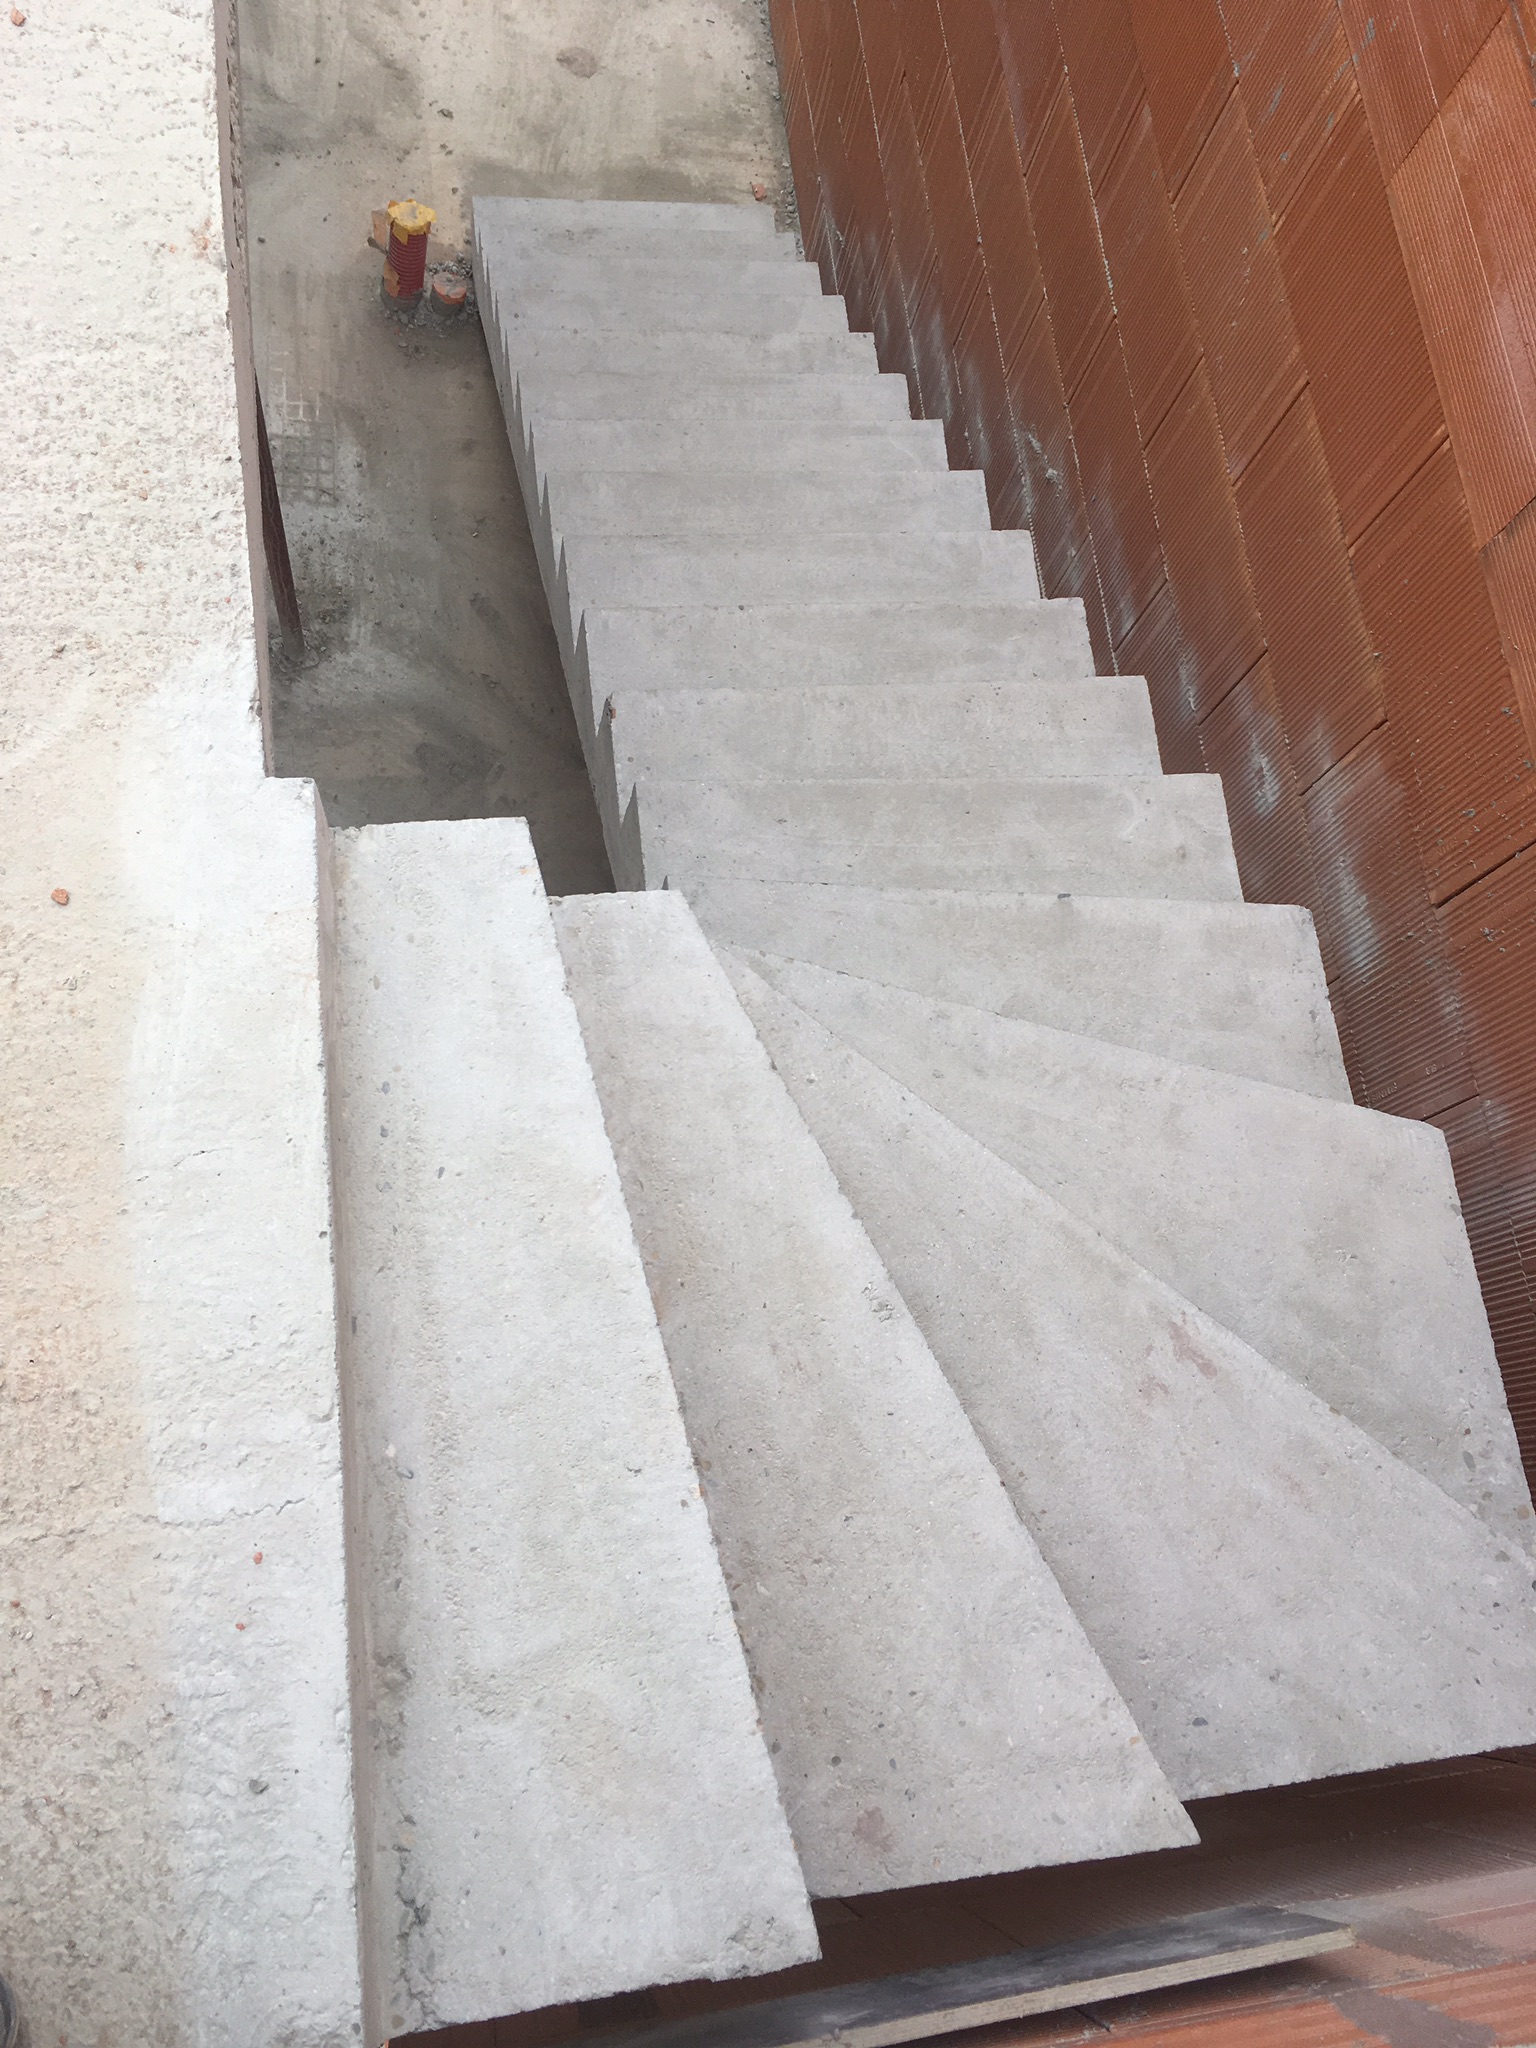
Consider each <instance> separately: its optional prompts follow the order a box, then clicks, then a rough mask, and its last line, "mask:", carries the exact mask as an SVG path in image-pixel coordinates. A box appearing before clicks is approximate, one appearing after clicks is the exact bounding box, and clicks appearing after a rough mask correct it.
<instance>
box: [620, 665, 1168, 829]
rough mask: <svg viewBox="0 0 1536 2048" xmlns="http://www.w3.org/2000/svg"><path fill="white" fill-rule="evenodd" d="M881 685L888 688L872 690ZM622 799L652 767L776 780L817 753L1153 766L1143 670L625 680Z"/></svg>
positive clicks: (984, 766)
mask: <svg viewBox="0 0 1536 2048" xmlns="http://www.w3.org/2000/svg"><path fill="white" fill-rule="evenodd" d="M872 688H878V689H879V691H880V694H879V698H878V700H872V699H871V697H870V695H869V692H870V690H871V689H872ZM600 737H602V738H603V739H604V741H605V744H606V745H607V747H608V750H609V752H610V754H611V757H612V760H613V764H614V769H613V772H614V775H615V778H616V782H617V786H618V790H619V794H620V797H621V799H622V800H623V801H625V802H627V800H628V797H629V792H630V790H631V789H632V788H633V786H634V784H635V783H636V782H637V781H639V780H642V779H644V778H646V777H648V776H653V775H655V776H662V777H665V778H668V779H675V780H679V781H696V782H714V781H721V782H743V781H748V780H763V781H775V780H781V779H783V778H784V777H785V776H787V775H792V774H793V773H794V772H795V771H796V769H797V768H801V767H803V766H804V764H805V763H806V762H808V761H814V762H822V761H825V762H828V763H830V764H833V765H835V766H836V768H837V770H838V773H839V775H841V776H852V777H857V778H859V779H871V778H880V779H885V778H887V777H897V778H902V777H909V776H912V775H915V774H924V775H931V776H936V777H944V778H959V779H969V778H980V777H984V776H996V777H1002V778H1005V779H1006V778H1009V777H1015V776H1027V777H1040V776H1055V775H1066V776H1077V777H1081V776H1104V775H1156V774H1157V772H1158V759H1157V736H1156V733H1155V732H1154V730H1153V725H1152V709H1151V704H1150V701H1149V699H1148V696H1147V689H1146V685H1145V683H1143V682H1142V681H1141V679H1140V678H1139V677H1125V678H1120V677H1115V678H1105V679H1104V681H1102V682H1096V683H1094V684H1093V685H1092V686H1091V687H1084V686H1083V685H1082V684H1080V683H1075V682H1070V683H1062V682H1043V681H1035V680H1027V681H1024V682H1013V683H987V684H974V683H947V682H943V681H935V682H932V683H906V682H902V683H891V684H887V685H885V686H884V687H881V686H879V685H878V684H870V683H855V684H839V683H821V684H815V685H812V686H810V687H806V686H804V685H796V684H795V683H793V682H792V681H791V680H789V679H786V680H785V681H784V683H783V684H782V685H781V686H780V687H779V688H778V689H774V690H769V689H761V690H733V689H727V688H721V687H706V688H702V689H700V688H692V687H689V686H687V685H686V684H685V683H683V682H679V684H678V686H677V687H676V688H674V689H671V690H655V689H651V690H646V689H624V688H620V689H618V690H616V691H615V692H614V693H613V695H612V696H611V697H610V698H609V700H608V707H607V719H606V723H605V724H600Z"/></svg>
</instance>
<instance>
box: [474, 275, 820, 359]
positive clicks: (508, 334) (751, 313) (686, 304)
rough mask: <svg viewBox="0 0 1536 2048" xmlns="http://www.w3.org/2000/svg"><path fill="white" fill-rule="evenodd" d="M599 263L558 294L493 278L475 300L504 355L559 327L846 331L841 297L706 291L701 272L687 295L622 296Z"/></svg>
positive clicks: (590, 330)
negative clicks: (537, 294) (490, 320)
mask: <svg viewBox="0 0 1536 2048" xmlns="http://www.w3.org/2000/svg"><path fill="white" fill-rule="evenodd" d="M759 267H760V268H761V269H762V270H763V271H764V272H765V273H767V272H772V274H773V275H774V276H776V277H781V278H787V277H792V276H795V275H797V274H798V273H797V271H796V268H795V266H792V265H789V264H784V265H778V264H768V263H764V264H762V265H761V266H759ZM603 268H604V266H603V265H602V264H593V265H590V266H589V269H590V272H591V276H590V280H589V282H588V283H587V285H586V287H585V288H584V289H579V288H578V286H577V282H576V280H575V279H574V278H572V279H570V280H569V281H568V282H567V285H566V288H565V290H564V291H562V292H561V294H560V295H559V297H558V299H548V300H535V301H531V302H530V301H524V300H522V299H520V298H519V297H518V296H517V293H516V292H515V290H510V289H506V288H503V289H501V290H499V291H498V287H497V285H496V282H495V281H494V279H492V280H490V281H489V283H488V288H487V294H488V295H487V298H486V300H485V301H483V302H482V303H483V304H485V306H486V308H487V310H490V311H492V312H493V313H494V316H495V318H496V319H497V320H498V322H499V324H500V326H501V330H502V345H503V348H504V350H505V352H506V356H507V359H508V360H509V361H511V362H515V361H516V360H517V353H518V345H519V336H521V335H525V334H533V335H550V334H556V333H560V332H564V331H569V332H571V333H576V334H583V335H594V334H606V333H612V332H615V331H617V332H620V333H626V334H627V333H633V332H634V331H635V330H636V329H637V328H640V329H643V330H644V331H645V332H647V333H650V334H654V335H664V334H673V333H676V334H718V335H739V336H745V337H748V338H751V337H762V338H766V337H768V336H769V335H774V334H795V333H802V334H847V333H848V332H849V328H848V314H847V309H846V308H845V306H844V305H843V302H842V300H841V299H831V298H823V297H820V296H814V295H806V294H805V293H803V292H802V291H801V290H799V289H796V288H793V287H791V288H787V289H785V290H783V291H777V292H775V291H769V292H760V291H758V290H756V289H753V288H749V287H747V286H744V285H743V286H737V287H735V288H731V289H728V288H726V287H725V286H723V285H722V286H720V287H718V288H717V289H715V290H714V291H713V292H710V291H708V290H707V289H706V285H707V280H706V279H705V278H703V277H701V278H700V280H699V283H698V286H697V288H696V289H695V290H694V291H693V292H692V293H690V294H689V296H688V298H687V300H686V301H684V300H680V299H679V297H678V296H677V294H676V293H675V292H669V291H667V290H665V289H664V288H662V287H660V286H658V287H657V288H656V289H655V290H652V291H649V292H642V291H640V290H639V289H637V288H633V287H632V288H631V289H630V290H629V291H628V292H626V293H625V295H624V297H623V299H622V300H620V299H617V298H615V297H614V296H613V294H612V293H611V292H609V291H608V290H607V289H605V287H604V284H603V279H602V272H603Z"/></svg>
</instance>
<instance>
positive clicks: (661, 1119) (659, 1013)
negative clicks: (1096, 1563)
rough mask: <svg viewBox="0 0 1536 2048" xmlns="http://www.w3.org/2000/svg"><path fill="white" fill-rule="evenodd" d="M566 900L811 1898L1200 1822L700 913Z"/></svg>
mask: <svg viewBox="0 0 1536 2048" xmlns="http://www.w3.org/2000/svg"><path fill="white" fill-rule="evenodd" d="M555 917H556V924H557V929H558V932H559V936H560V944H561V948H562V952H563V955H564V959H565V964H566V971H567V975H568V977H569V984H570V987H571V991H572V994H573V997H574V1000H575V1003H576V1006H577V1009H578V1011H579V1013H580V1016H581V1021H582V1027H583V1030H584V1033H585V1035H586V1041H587V1046H588V1051H589V1053H590V1056H591V1060H592V1064H593V1070H594V1072H595V1074H596V1077H597V1082H598V1087H599V1091H600V1093H601V1095H602V1098H603V1105H604V1113H605V1116H606V1119H607V1125H608V1131H609V1136H610V1138H611V1140H612V1142H613V1146H614V1151H615V1153H616V1155H617V1158H618V1162H619V1170H620V1174H621V1176H622V1178H623V1182H624V1188H625V1193H626V1196H627V1198H628V1201H629V1205H630V1212H631V1215H632V1216H633V1219H634V1224H635V1230H636V1235H637V1238H638V1241H639V1244H640V1248H641V1254H642V1257H643V1258H644V1260H645V1264H646V1271H647V1275H648V1278H649V1281H650V1286H651V1291H652V1295H653V1298H654V1299H655V1301H656V1303H657V1309H658V1314H659V1317H660V1321H661V1327H662V1333H663V1336H664V1339H665V1341H666V1344H667V1349H668V1354H669V1357H670V1359H671V1363H672V1369H673V1373H674V1376H675V1379H676V1382H677V1385H678V1388H679V1392H680V1395H681V1398H682V1403H683V1410H684V1415H685V1419H686V1421H687V1425H688V1430H689V1435H690V1439H691V1442H692V1444H693V1448H694V1452H695V1455H696V1457H697V1459H698V1462H699V1467H700V1471H701V1473H702V1475H703V1481H704V1488H705V1495H706V1499H707V1501H708V1505H709V1511H710V1515H711V1518H712V1521H713V1524H714V1528H715V1531H716V1535H717V1540H718V1542H719V1545H720V1549H721V1555H722V1558H723V1560H724V1564H725V1570H726V1575H727V1579H728V1582H729V1584H730V1586H731V1590H732V1597H733V1600H734V1602H735V1608H736V1617H737V1622H738V1626H739V1628H740V1630H741V1633H742V1637H743V1640H744V1642H745V1644H746V1646H747V1655H748V1659H749V1662H750V1663H751V1666H752V1671H753V1678H754V1682H755V1685H756V1688H757V1694H758V1700H759V1705H760V1709H761V1712H762V1717H763V1724H764V1730H765V1734H766V1737H767V1739H768V1743H769V1747H770V1751H771V1752H772V1754H773V1756H774V1760H775V1765H776V1768H777V1770H778V1772H779V1778H780V1784H781V1787H782V1791H783V1796H784V1799H785V1802H786V1805H787V1808H788V1810H789V1811H790V1812H791V1813H792V1814H793V1816H794V1827H795V1832H796V1843H797V1847H798V1849H799V1852H800V1856H801V1860H802V1863H803V1865H804V1867H805V1870H806V1873H807V1877H808V1881H809V1883H810V1885H811V1888H812V1891H813V1893H817V1894H821V1895H828V1894H832V1895H845V1894H847V1893H849V1892H860V1891H867V1890H874V1889H885V1888H888V1887H890V1886H893V1885H902V1884H910V1883H917V1882H933V1881H936V1880H942V1879H945V1878H949V1877H957V1876H960V1875H962V1874H965V1873H966V1872H968V1871H980V1870H996V1869H1007V1868H1013V1867H1018V1866H1020V1865H1022V1864H1025V1863H1039V1862H1049V1861H1053V1860H1059V1859H1061V1858H1062V1857H1063V1856H1073V1855H1082V1854H1084V1853H1088V1854H1113V1853H1123V1852H1124V1851H1125V1850H1127V1849H1129V1848H1130V1847H1131V1846H1132V1845H1133V1844H1140V1845H1142V1846H1153V1845H1155V1844H1159V1843H1164V1844H1166V1843H1173V1842H1178V1841H1184V1840H1188V1839H1190V1831H1189V1829H1188V1824H1187V1821H1186V1820H1185V1819H1184V1817H1183V1816H1182V1814H1180V1813H1179V1812H1178V1810H1177V1808H1176V1807H1174V1806H1173V1804H1172V1802H1171V1801H1170V1800H1169V1798H1168V1795H1167V1793H1166V1791H1165V1789H1164V1788H1163V1786H1162V1784H1161V1780H1160V1777H1159V1774H1158V1772H1157V1769H1156V1766H1155V1765H1154V1764H1153V1763H1152V1762H1151V1759H1150V1758H1149V1757H1148V1755H1147V1753H1146V1748H1145V1745H1144V1744H1139V1743H1137V1742H1136V1740H1135V1734H1136V1731H1135V1728H1134V1725H1133V1724H1132V1723H1131V1721H1130V1719H1129V1717H1128V1716H1127V1715H1126V1714H1125V1713H1124V1710H1123V1707H1122V1706H1121V1705H1120V1703H1119V1701H1118V1700H1117V1699H1116V1697H1115V1695H1114V1692H1113V1688H1112V1687H1110V1686H1109V1685H1108V1684H1107V1682H1106V1681H1105V1680H1104V1679H1103V1677H1102V1675H1101V1673H1100V1672H1099V1671H1098V1669H1097V1666H1096V1662H1095V1660H1094V1659H1093V1657H1092V1655H1091V1653H1090V1652H1089V1651H1088V1648H1087V1644H1086V1642H1085V1641H1084V1640H1083V1638H1082V1636H1081V1633H1080V1631H1079V1630H1078V1628H1077V1626H1076V1624H1075V1623H1074V1622H1073V1620H1072V1617H1071V1615H1070V1613H1069V1611H1068V1609H1067V1607H1066V1604H1065V1602H1064V1601H1063V1600H1062V1599H1061V1597H1060V1595H1059V1592H1058V1590H1057V1588H1056V1587H1055V1586H1054V1584H1053V1583H1052V1582H1051V1579H1050V1575H1049V1574H1048V1573H1047V1572H1045V1571H1044V1570H1043V1568H1042V1567H1041V1565H1040V1561H1039V1559H1038V1557H1037V1555H1036V1553H1035V1551H1034V1549H1033V1546H1032V1545H1031V1543H1030V1542H1029V1540H1028V1538H1027V1537H1026V1536H1025V1534H1024V1531H1023V1530H1022V1528H1021V1527H1020V1525H1019V1523H1018V1521H1017V1519H1016V1517H1015V1516H1014V1514H1013V1512H1012V1510H1011V1509H1010V1508H1009V1507H1008V1503H1007V1501H1006V1499H1005V1497H1004V1494H1003V1491H1002V1489H1001V1487H1000V1486H999V1484H998V1480H997V1475H996V1474H995V1473H994V1472H993V1471H992V1469H991V1467H990V1465H989V1464H988V1462H987V1460H986V1458H985V1457H984V1455H983V1454H982V1452H981V1449H980V1446H979V1444H978V1443H977V1441H976V1438H975V1436H974V1433H973V1432H972V1430H971V1429H970V1427H969V1425H968V1424H967V1423H966V1421H965V1418H964V1416H963V1414H962V1413H961V1411H960V1408H959V1405H958V1403H957V1402H956V1401H955V1400H954V1398H953V1395H952V1393H951V1391H950V1389H949V1387H948V1385H947V1384H946V1382H945V1381H944V1378H943V1375H942V1374H941V1373H940V1372H939V1371H938V1369H937V1367H936V1365H935V1364H934V1361H933V1359H932V1357H931V1356H930V1354H929V1352H928V1350H927V1348H926V1346H925V1345H924V1344H923V1342H922V1340H921V1338H920V1337H919V1335H918V1333H917V1331H916V1329H915V1327H914V1325H913V1324H912V1321H911V1319H910V1317H909V1316H908V1315H907V1313H906V1310H905V1308H904V1306H903V1305H902V1303H901V1300H900V1297H899V1295H897V1294H896V1292H895V1290H894V1289H893V1288H892V1287H891V1286H890V1284H889V1281H888V1278H887V1276H886V1275H885V1273H884V1272H883V1270H882V1268H881V1266H880V1263H879V1261H878V1259H877V1258H876V1257H875V1255H874V1253H873V1251H872V1250H871V1248H870V1246H869V1243H868V1240H867V1238H866V1237H865V1235H864V1233H863V1231H862V1230H861V1229H860V1227H859V1225H858V1222H857V1220H856V1218H855V1217H854V1215H853V1213H852V1211H851V1210H850V1209H849V1207H848V1204H847V1202H846V1200H845V1198H844V1197H843V1195H842V1194H841V1192H840V1191H839V1189H838V1188H837V1186H836V1183H835V1181H834V1180H833V1177H832V1175H831V1173H830V1171H829V1170H828V1168H827V1166H826V1163H825V1161H824V1160H823V1159H822V1157H821V1155H820V1153H819V1151H818V1150H817V1147H816V1145H815V1144H814V1142H813V1140H812V1139H811V1137H810V1135H809V1133H808V1132H807V1130H806V1128H805V1125H804V1122H803V1119H802V1118H801V1116H800V1115H799V1113H798V1112H797V1111H796V1110H795V1108H794V1106H793V1105H792V1103H791V1102H790V1099H789V1097H788V1095H787V1093H786V1092H785V1090H784V1087H783V1085H782V1083H781V1082H780V1081H779V1080H778V1078H777V1077H776V1075H775V1074H774V1072H773V1069H772V1067H771V1066H770V1064H769V1061H768V1059H767V1057H766V1055H765V1054H764V1052H763V1049H762V1047H761V1045H760V1044H759V1043H758V1040H757V1038H756V1036H755V1034H754V1032H753V1030H752V1027H751V1025H750V1024H749V1023H748V1021H747V1018H746V1016H745V1015H744V1013H743V1012H742V1009H741V1007H740V1004H739V1003H738V1002H737V1000H736V998H735V996H734V995H733V993H732V991H731V987H730V984H729V982H728V980H727V979H726V977H725V975H724V973H723V972H722V971H721V969H720V966H719V964H718V962H717V961H716V960H715V958H714V956H713V954H712V953H711V951H710V949H709V946H708V944H707V942H706V941H705V939H704V937H703V934H702V933H701V932H700V931H699V929H698V926H697V925H696V923H695V922H694V920H693V918H692V916H691V914H690V913H689V911H688V909H687V906H686V905H685V904H683V903H682V902H680V901H679V900H678V899H676V898H668V897H665V896H650V897H639V898H636V897H624V896H606V897H582V898H571V899H567V900H566V901H565V902H563V903H559V904H557V905H556V906H555ZM893 1757H894V1759H895V1764H894V1767H893V1765H892V1761H891V1759H892V1758H893Z"/></svg>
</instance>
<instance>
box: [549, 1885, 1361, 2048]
mask: <svg viewBox="0 0 1536 2048" xmlns="http://www.w3.org/2000/svg"><path fill="white" fill-rule="evenodd" d="M1354 1939H1355V1936H1354V1931H1353V1929H1352V1928H1349V1927H1340V1926H1338V1925H1337V1924H1336V1923H1335V1922H1333V1921H1331V1920H1320V1919H1317V1918H1316V1917H1315V1916H1313V1915H1312V1914H1310V1913H1288V1912H1282V1911H1280V1910H1278V1909H1277V1908H1275V1907H1270V1906H1237V1907H1229V1908H1226V1909H1224V1910H1223V1911H1221V1912H1219V1913H1194V1914H1191V1915H1189V1916H1188V1917H1187V1918H1185V1919H1180V1920H1160V1921H1158V1922H1157V1923H1156V1925H1155V1926H1151V1927H1131V1928H1125V1929H1123V1930H1121V1931H1120V1932H1119V1933H1115V1934H1099V1935H1093V1936H1091V1937H1090V1938H1089V1939H1087V1940H1085V1941H1067V1942H1062V1943H1060V1944H1059V1945H1057V1946H1056V1947H1053V1948H1034V1949H1014V1950H1012V1951H1011V1952H1010V1953H1009V1954H1007V1955H1001V1956H988V1957H987V1958H986V1959H985V1960H984V1961H982V1962H976V1963H952V1964H949V1965H947V1966H946V1967H945V1968H943V1969H937V1970H916V1971H913V1972H912V1973H911V1974H910V1975H905V1976H899V1977H878V1978H875V1979H873V1980H872V1981H870V1982H867V1983H863V1984H842V1985H838V1986H836V1987H834V1988H833V1989H831V1990H827V1991H808V1992H803V1993H801V1994H800V1995H799V1996H797V1997H794V1998H776V1999H772V2000H769V2001H766V2002H765V2003H763V2004H762V2005H747V2006H736V2007H734V2008H732V2009H730V2010H727V2011H724V2012H712V2013H700V2014H697V2015H696V2016H694V2017H693V2018H691V2019H685V2020H669V2021H665V2022H663V2023H661V2024H660V2025H648V2026H638V2027H623V2028H616V2029H612V2030H608V2031H605V2032H603V2033H599V2034H591V2035H588V2036H586V2037H585V2039H584V2041H583V2048H888V2044H893V2043H896V2042H900V2041H917V2040H925V2039H927V2038H929V2037H930V2036H932V2035H935V2034H950V2033H956V2032H958V2031H959V2030H960V2029H962V2028H965V2027H985V2026H990V2025H992V2024H993V2023H994V2022H995V2021H997V2020H1014V2019H1022V2018H1024V2017H1025V2016H1026V2015H1028V2014H1031V2013H1042V2012H1059V2011H1062V2010H1063V2009H1064V2008H1066V2007H1068V2006H1074V2005H1086V2004H1091V2003H1096V2002H1097V2001H1098V2000H1100V1999H1105V1998H1125V1997H1128V1996H1129V1995H1130V1994H1132V1993H1133V1992H1138V1991H1160V1990H1163V1989H1165V1988H1166V1987H1167V1986H1169V1985H1173V1984H1193V1983H1198V1982H1199V1981H1200V1980H1201V1979H1202V1978H1206V1977H1227V1976H1231V1975H1233V1974H1235V1973H1236V1972H1237V1971H1239V1970H1257V1969H1262V1968H1264V1967H1265V1966H1266V1965H1267V1964H1271V1963H1291V1962H1296V1961H1297V1960H1298V1959H1299V1958H1301V1957H1303V1956H1316V1955H1322V1954H1324V1953H1325V1952H1326V1951H1327V1950H1329V1949H1336V1948H1348V1947H1349V1946H1350V1944H1351V1943H1352V1942H1353V1941H1354Z"/></svg>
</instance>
